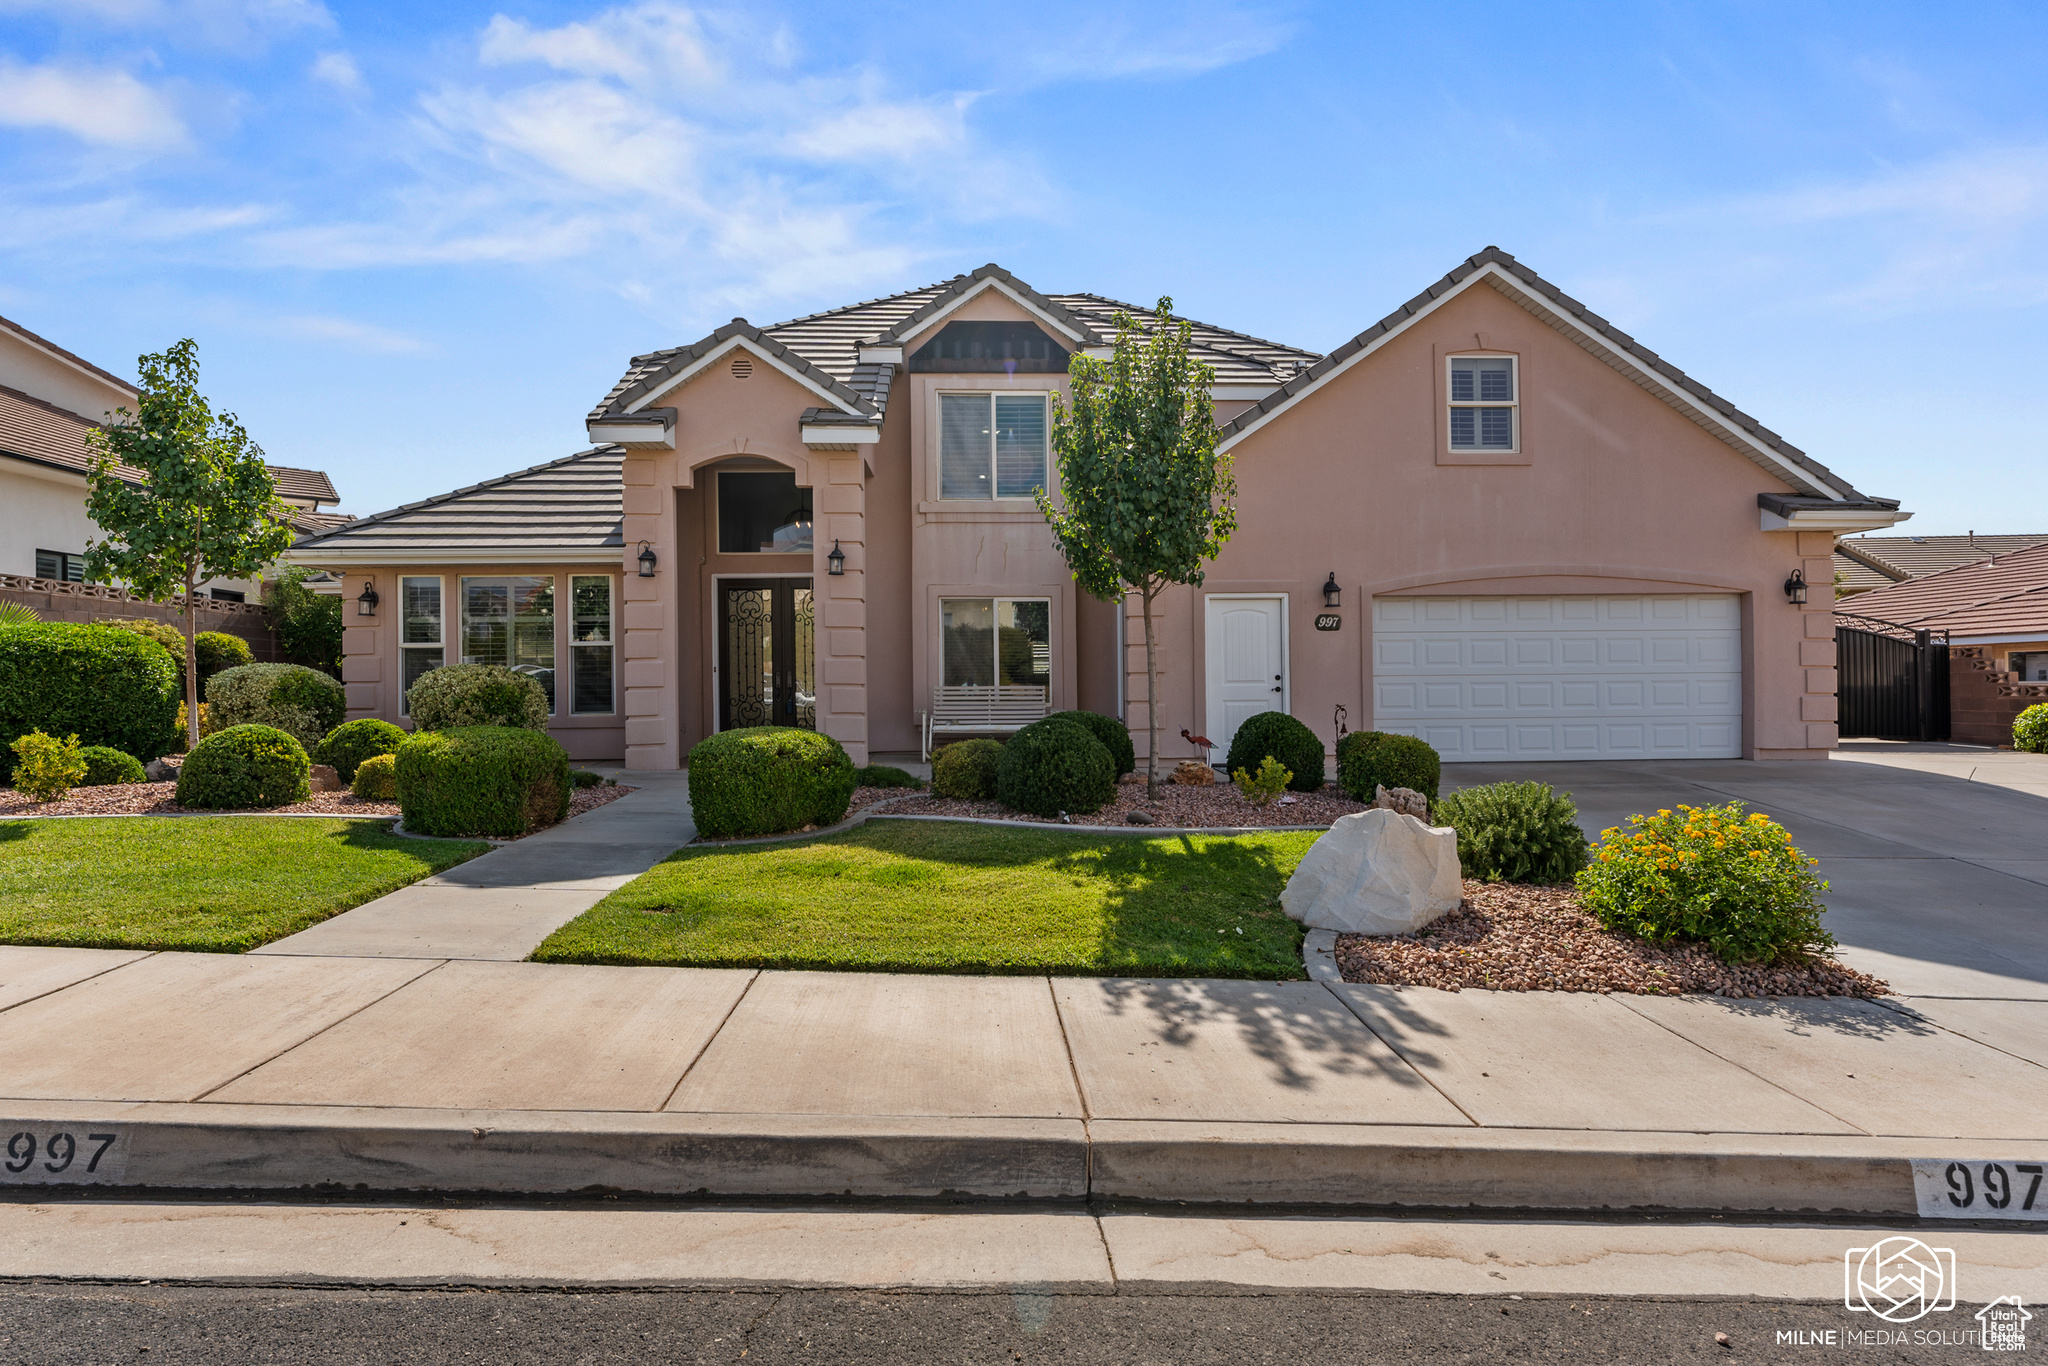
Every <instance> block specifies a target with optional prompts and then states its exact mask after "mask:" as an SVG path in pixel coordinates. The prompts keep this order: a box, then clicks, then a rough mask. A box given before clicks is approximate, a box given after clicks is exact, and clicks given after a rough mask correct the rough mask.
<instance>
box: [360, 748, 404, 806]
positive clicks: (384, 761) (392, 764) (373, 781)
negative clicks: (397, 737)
mask: <svg viewBox="0 0 2048 1366" xmlns="http://www.w3.org/2000/svg"><path fill="white" fill-rule="evenodd" d="M348 790H349V791H350V792H353V793H354V794H355V795H356V796H358V797H361V798H362V799H363V800H364V801H366V802H394V801H397V800H398V756H397V755H396V754H372V755H371V756H370V757H369V758H367V759H365V760H363V761H362V762H361V763H360V764H357V765H356V777H355V781H354V782H352V783H350V784H349V789H348Z"/></svg>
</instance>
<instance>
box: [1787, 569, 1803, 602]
mask: <svg viewBox="0 0 2048 1366" xmlns="http://www.w3.org/2000/svg"><path fill="white" fill-rule="evenodd" d="M1785 601H1787V602H1789V603H1791V604H1792V605H1793V606H1794V607H1804V606H1806V572H1805V571H1804V570H1800V569H1795V570H1793V571H1792V577H1791V578H1789V579H1787V580H1785Z"/></svg>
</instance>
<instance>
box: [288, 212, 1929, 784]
mask: <svg viewBox="0 0 2048 1366" xmlns="http://www.w3.org/2000/svg"><path fill="white" fill-rule="evenodd" d="M1125 307H1127V306H1126V305H1122V304H1118V303H1116V302H1115V301H1112V300H1109V299H1104V298H1101V297H1098V296H1096V295H1091V294H1050V295H1048V294H1042V293H1040V292H1039V291H1038V290H1036V289H1034V288H1033V287H1031V286H1030V285H1028V284H1026V283H1024V282H1023V281H1021V280H1019V279H1017V278H1016V277H1014V276H1012V275H1011V274H1010V273H1009V272H1007V271H1005V270H1003V269H1001V268H999V267H997V266H993V265H989V266H984V267H982V268H981V269H979V270H976V271H973V272H971V273H969V274H966V275H961V276H958V277H956V278H954V279H951V280H947V281H945V282H944V283H942V284H937V285H932V286H930V287H928V288H924V289H916V290H911V291H908V292H906V293H902V294H897V295H892V296H890V297H888V298H882V299H875V300H870V301H868V302H865V303H858V304H852V305H849V306H847V307H844V308H838V309H833V310H831V311H829V312H825V313H819V314H814V315H812V316H810V317H806V318H798V319H795V320H793V321H791V322H786V323H781V324H777V325H775V326H772V327H765V328H763V327H755V326H753V325H752V324H750V323H748V322H747V321H746V320H744V319H739V318H736V319H734V320H733V321H732V322H730V323H728V324H726V325H725V326H723V327H721V328H719V329H718V330H717V331H715V332H713V333H712V334H711V335H710V336H708V337H705V338H703V339H701V340H699V341H696V342H693V343H691V344H690V345H687V346H680V347H676V348H675V349H673V350H667V351H657V352H653V353H651V354H648V355H644V356H637V357H634V358H633V360H632V361H631V362H630V364H629V365H628V367H627V369H626V372H625V374H624V375H623V376H622V377H621V378H620V380H619V382H618V383H617V385H615V386H614V387H613V389H612V391H611V392H610V393H608V394H606V395H605V396H604V397H603V398H602V399H600V400H599V402H598V404H597V406H596V407H595V408H594V409H592V411H591V413H590V415H589V417H588V420H587V421H588V430H589V433H590V439H591V440H592V441H593V442H594V443H596V444H595V445H594V447H593V448H592V449H590V450H587V451H584V452H582V453H579V454H577V455H572V456H569V457H567V458H566V459H563V460H558V461H555V462H553V463H550V464H546V465H541V466H537V467H535V468H533V469H529V470H524V471H521V472H519V473H516V474H510V475H507V476H505V477H503V478H501V479H496V480H492V481H490V482H488V483H484V484H480V485H477V486H475V487H473V488H468V489H460V490H457V491H455V492H453V493H447V494H442V495H440V496H438V497H434V498H429V499H427V500H425V501H424V502H420V503H414V504H410V505H408V506H406V507H402V508H397V509H394V510H393V511H391V512H387V513H382V514H379V515H377V516H372V517H365V518H361V519H359V520H357V521H355V522H353V523H351V524H349V525H348V526H346V527H342V528H340V529H337V530H334V531H331V532H327V533H325V534H322V535H316V536H310V537H307V538H305V539H303V540H301V541H300V542H299V544H298V546H297V547H296V548H295V549H294V551H293V552H292V558H293V559H294V560H297V561H299V562H301V563H304V564H309V565H317V566H320V567H322V568H328V569H334V570H340V571H344V572H346V573H347V575H348V578H349V590H348V593H347V595H346V596H347V597H348V598H350V599H351V600H352V601H351V602H350V603H349V611H350V613H351V615H350V628H349V631H348V634H347V644H346V655H347V658H346V663H345V678H346V681H347V684H348V693H349V706H350V715H352V716H383V717H387V718H389V719H391V720H394V721H399V722H401V723H403V722H404V721H405V719H406V718H405V700H404V699H405V688H406V686H407V684H408V683H409V681H410V680H411V679H413V678H415V677H417V676H418V675H419V673H421V672H422V671H424V670H426V669H429V668H433V667H436V666H438V665H440V664H442V663H454V662H457V661H458V660H465V661H487V662H499V663H505V664H509V665H511V666H513V667H515V668H521V669H524V670H526V671H528V672H531V673H533V674H534V675H535V676H536V677H539V678H541V679H542V681H543V682H545V683H546V684H547V685H548V687H549V689H550V691H551V694H552V696H553V698H554V705H555V712H556V718H557V719H556V722H555V727H554V729H555V733H556V735H557V736H558V738H560V739H561V740H562V741H563V743H564V744H565V745H567V746H568V747H569V750H570V753H571V754H572V755H574V756H575V757H576V758H578V759H583V760H604V759H613V760H619V759H623V761H624V763H625V764H626V766H627V767H629V768H640V769H650V768H674V767H677V766H679V765H681V764H682V763H683V761H684V758H685V756H686V755H687V754H688V753H689V750H690V747H691V745H693V744H694V743H696V742H697V741H698V740H700V739H702V738H703V737H704V736H706V735H708V734H710V733H712V732H714V731H717V730H720V729H724V728H728V727H733V726H744V725H758V724H764V723H776V724H791V725H802V726H814V727H816V728H817V729H819V730H822V731H824V732H826V733H827V734H830V735H833V736H835V737H837V738H838V739H839V740H841V741H842V742H843V743H844V744H845V746H846V748H847V749H848V751H849V752H850V753H851V754H852V755H853V756H854V759H855V761H856V762H868V761H869V759H870V757H871V756H874V755H879V754H903V753H913V754H914V753H917V752H919V751H920V750H923V749H925V748H926V747H927V746H928V745H929V744H931V743H932V742H933V741H935V740H940V739H943V738H945V737H946V736H948V735H961V734H968V733H975V732H989V731H994V732H997V733H1000V732H1001V731H1003V730H1006V729H1014V728H1015V726H1017V725H1019V724H1021V723H1022V722H1024V721H1026V720H1028V719H1030V718H1031V717H1033V716H1036V715H1040V714H1043V713H1044V712H1046V711H1049V710H1057V709H1060V708H1065V707H1084V708H1088V709H1091V710H1095V711H1101V712H1106V713H1110V714H1115V715H1121V716H1122V717H1123V718H1124V719H1125V720H1126V722H1127V723H1128V724H1129V726H1130V727H1131V729H1132V731H1133V732H1134V733H1135V734H1136V736H1137V738H1138V741H1139V744H1140V753H1142V752H1143V748H1142V747H1143V744H1144V739H1145V728H1146V722H1147V717H1146V715H1145V707H1144V697H1145V688H1144V658H1143V649H1142V632H1141V628H1140V626H1139V623H1138V622H1137V620H1136V607H1135V599H1132V600H1131V601H1130V602H1129V603H1127V604H1125V605H1121V606H1120V605H1118V604H1113V603H1103V602H1099V601H1096V600H1094V599H1091V598H1088V597H1086V596H1085V595H1082V594H1079V593H1077V592H1076V590H1075V588H1074V585H1073V582H1072V579H1071V578H1070V577H1069V575H1068V573H1067V570H1066V567H1065V565H1064V564H1063V563H1062V561H1061V559H1060V557H1059V555H1058V553H1057V552H1056V551H1055V550H1054V548H1053V545H1052V541H1051V538H1050V536H1049V535H1048V533H1047V531H1046V528H1045V525H1044V522H1043V519H1042V518H1041V517H1040V515H1039V514H1038V512H1037V510H1036V509H1035V507H1034V506H1033V505H1032V502H1031V492H1032V490H1033V489H1034V488H1036V487H1038V486H1039V485H1040V484H1042V483H1049V486H1050V488H1051V491H1052V493H1053V496H1054V497H1055V498H1057V496H1058V492H1059V489H1058V482H1057V472H1056V471H1055V470H1053V469H1052V468H1051V462H1050V458H1049V453H1048V450H1047V444H1048V443H1047V434H1048V428H1049V425H1050V416H1049V406H1048V405H1049V401H1050V399H1051V398H1052V397H1053V396H1055V395H1058V394H1060V393H1062V392H1063V391H1064V389H1065V387H1066V369H1067V362H1068V359H1069V357H1070V356H1071V355H1072V354H1073V353H1074V352H1076V351H1088V352H1100V351H1101V349H1102V348H1106V347H1107V346H1108V345H1109V343H1110V341H1111V340H1112V338H1113V335H1114V326H1113V323H1112V321H1111V320H1112V318H1113V316H1114V314H1115V313H1116V312H1117V311H1118V310H1119V309H1121V308H1125ZM1131 311H1132V312H1133V313H1139V314H1142V313H1143V310H1140V309H1136V308H1133V309H1131ZM1195 337H1196V341H1197V343H1198V345H1199V346H1200V348H1201V350H1202V352H1203V355H1204V358H1205V359H1207V360H1208V361H1209V362H1210V363H1211V364H1213V365H1214V366H1215V369H1216V380H1215V391H1214V394H1215V399H1216V410H1217V414H1218V419H1219V421H1221V422H1222V423H1223V426H1222V429H1221V433H1222V434H1221V441H1220V445H1221V446H1222V448H1223V449H1225V450H1227V451H1228V452H1229V453H1230V454H1231V455H1232V456H1233V457H1234V459H1235V461H1236V469H1237V477H1238V485H1239V519H1238V520H1239V530H1238V532H1237V535H1236V537H1235V538H1234V539H1233V540H1232V541H1231V542H1230V544H1229V546H1228V548H1227V549H1226V551H1225V553H1224V554H1223V556H1222V557H1221V558H1220V559H1219V560H1218V561H1217V562H1216V563H1215V564H1214V566H1213V567H1212V568H1211V570H1210V573H1209V576H1208V581H1207V582H1206V583H1205V584H1203V585H1202V586H1201V587H1200V588H1193V589H1186V590H1181V591H1178V592H1176V593H1174V594H1172V595H1171V596H1170V597H1169V598H1168V599H1167V600H1166V601H1165V603H1164V608H1163V619H1162V622H1161V626H1160V630H1161V637H1160V639H1161V646H1162V648H1161V653H1160V658H1161V661H1162V676H1161V680H1160V707H1161V712H1162V714H1161V717H1160V721H1161V733H1162V735H1163V736H1173V737H1175V738H1174V739H1173V740H1171V741H1170V742H1166V743H1164V744H1163V748H1164V750H1165V756H1164V757H1169V758H1171V757H1179V756H1183V755H1185V754H1186V752H1187V750H1186V747H1185V745H1184V744H1183V743H1182V742H1181V741H1180V740H1179V739H1178V733H1179V731H1180V729H1181V728H1183V727H1186V728H1188V729H1190V730H1193V731H1195V732H1198V733H1204V734H1206V735H1208V736H1209V737H1210V738H1212V739H1214V740H1216V741H1217V742H1218V743H1219V744H1223V743H1227V742H1228V737H1229V735H1230V734H1231V733H1232V732H1233V731H1234V730H1235V728H1236V726H1237V724H1238V723H1239V722H1240V721H1241V720H1242V719H1243V718H1244V717H1246V716H1248V715H1251V714H1253V713H1255V712H1259V711H1264V710H1267V709H1269V708H1280V709H1283V710H1286V711H1289V712H1292V713H1293V714H1294V715H1295V716H1297V717H1299V718H1301V719H1302V720H1303V721H1305V722H1306V723H1308V724H1309V725H1310V726H1312V727H1313V728H1314V729H1315V730H1316V731H1317V732H1318V733H1320V734H1321V735H1322V736H1323V737H1324V739H1325V740H1326V741H1327V742H1329V743H1330V744H1331V745H1332V746H1334V743H1335V740H1336V735H1337V726H1338V724H1339V720H1340V716H1341V718H1342V721H1343V723H1344V724H1347V725H1348V726H1349V727H1350V728H1351V729H1363V728H1368V727H1369V728H1374V729H1380V730H1393V731H1404V732H1408V733H1412V734H1418V735H1421V736H1423V737H1424V738H1426V739H1427V740H1428V741H1429V742H1430V743H1431V744H1433V745H1435V746H1436V747H1437V749H1438V750H1439V751H1441V752H1442V754H1443V756H1444V758H1445V760H1446V761H1448V762H1458V761H1469V760H1570V759H1609V760H1612V759H1630V758H1737V757H1751V758H1802V757H1818V756H1821V755H1824V754H1825V753H1826V752H1827V751H1828V750H1829V749H1830V748H1832V747H1833V746H1834V744H1835V739H1836V732H1835V695H1834V694H1835V671H1834V664H1835V657H1834V651H1835V645H1834V621H1833V617H1832V614H1831V610H1830V609H1831V606H1832V604H1831V600H1830V599H1831V594H1830V591H1829V587H1828V585H1829V584H1830V582H1831V577H1832V557H1833V554H1834V548H1835V538H1836V536H1838V535H1840V534H1843V533H1849V532H1860V531H1869V530H1872V529H1876V528H1881V527H1886V526H1890V525H1892V524H1894V523H1896V522H1899V521H1901V520H1903V519H1904V518H1905V517H1906V516H1907V515H1908V514H1906V513H1902V512H1900V511H1899V508H1898V503H1897V502H1896V501H1895V500H1890V499H1882V498H1872V497H1867V496H1865V495H1864V494H1862V493H1860V492H1858V491H1857V490H1856V489H1855V488H1854V487H1852V486H1851V485H1850V484H1849V482H1848V481H1847V480H1845V479H1843V478H1842V477H1840V476H1839V475H1836V474H1834V473H1832V472H1831V471H1829V470H1828V469H1826V468H1824V467H1823V466H1822V465H1820V464H1819V463H1818V462H1816V461H1814V460H1813V459H1811V458H1810V457H1808V456H1807V455H1805V454H1804V453H1802V452H1801V451H1800V450H1798V449H1797V448H1796V447H1794V446H1792V445H1791V444H1789V443H1788V442H1786V441H1785V440H1784V439H1783V438H1781V437H1780V436H1778V435H1777V434H1776V433H1775V432H1772V431H1770V430H1768V429H1766V428H1765V427H1764V426H1762V425H1761V424H1760V423H1759V422H1757V420H1756V419H1754V418H1752V417H1750V416H1749V415H1748V414H1746V413H1744V412H1742V411H1741V410H1740V409H1738V408H1736V407H1735V406H1734V405H1733V404H1732V403H1729V402H1728V401H1727V400H1725V399H1723V398H1721V397H1719V396H1717V395H1716V394H1714V393H1712V392H1711V391H1709V390H1708V389H1707V388H1705V387H1704V386H1703V385H1701V384H1699V383H1698V382H1697V381H1695V380H1693V379H1691V378H1689V377H1687V376H1686V375H1685V374H1684V373H1682V372H1681V371H1679V370H1678V369H1677V368H1675V367H1674V366H1672V365H1671V364H1670V363H1669V362H1667V361H1665V360H1663V359H1662V358H1660V357H1658V356H1657V355H1656V354H1654V353H1653V352H1651V351H1649V350H1647V349H1646V348H1644V347H1642V346H1641V345H1639V344H1637V343H1636V342H1635V341H1634V340H1633V339H1632V338H1630V337H1628V336H1626V335H1625V334H1623V333H1621V332H1620V331H1618V330H1617V329H1615V328H1614V327H1612V326H1611V325H1609V324H1608V323H1607V322H1605V321H1604V320H1602V319H1601V318H1599V317H1597V316H1595V315H1594V314H1592V313H1590V312H1589V311H1587V309H1586V308H1585V307H1584V306H1583V305H1581V304H1579V303H1578V302H1577V301H1575V300H1573V299H1571V298H1568V297H1566V296H1565V295H1564V294H1563V293H1561V292H1560V291H1559V290H1558V289H1557V288H1555V287H1554V286H1552V285H1550V284H1549V283H1547V282H1546V281H1544V280H1543V279H1541V278H1540V277H1538V276H1537V275H1535V274H1534V273H1533V272H1531V271H1530V270H1529V269H1528V268H1527V267H1525V266H1523V265H1522V264H1520V263H1519V262H1517V261H1516V260H1515V259H1514V258H1513V257H1511V256H1508V255H1507V254H1506V253H1504V252H1501V251H1498V250H1496V249H1493V248H1488V249H1487V250H1486V251H1484V252H1482V253H1480V254H1479V255H1477V256H1474V257H1472V258H1470V259H1469V260H1467V261H1465V262H1464V263H1462V264H1461V265H1459V266H1458V268H1457V269H1456V270H1454V271H1452V272H1451V273H1450V274H1449V275H1447V276H1445V277H1444V278H1443V279H1441V280H1439V281H1437V282H1436V283H1434V284H1432V285H1430V286H1429V288H1428V289H1426V290H1425V291H1424V292H1422V293H1421V294H1418V295H1417V296H1415V297H1414V298H1413V299H1411V300H1409V301H1408V302H1407V303H1405V304H1402V305H1401V306H1400V307H1399V308H1397V309H1396V310H1395V311H1394V312H1392V313H1391V314H1389V315H1388V316H1387V317H1385V318H1384V319H1382V320H1380V321H1379V322H1377V323H1374V324H1373V325H1372V326H1371V327H1369V328H1367V329H1366V330H1365V331H1363V332H1361V333H1359V334H1358V336H1356V337H1354V338H1353V339H1351V340H1350V341H1348V342H1346V343H1345V344H1344V345H1342V346H1341V347H1339V348H1337V350H1335V351H1334V352H1332V353H1330V354H1329V355H1326V356H1325V355H1317V354H1315V353H1313V352H1309V351H1303V350H1298V349H1296V348H1294V347H1289V346H1283V345H1279V344H1276V343H1272V342H1267V341H1261V340H1259V339H1257V338H1254V337H1248V336H1244V335H1241V334H1239V333H1235V332H1229V331H1225V330H1224V329H1222V328H1219V327H1213V326H1208V325H1206V324H1198V325H1197V326H1196V329H1195ZM1795 577H1796V578H1798V579H1803V580H1804V581H1805V582H1807V583H1812V584H1814V585H1816V587H1815V589H1814V591H1813V594H1812V597H1811V599H1810V600H1807V601H1804V602H1794V601H1793V598H1794V597H1795V596H1799V591H1798V590H1797V588H1796V587H1794V586H1793V585H1790V584H1788V580H1793V579H1795ZM372 594H374V597H375V601H374V603H372V602H371V601H370V595H372ZM356 599H360V603H358V602H357V601H354V600H356ZM1219 757H1220V756H1219Z"/></svg>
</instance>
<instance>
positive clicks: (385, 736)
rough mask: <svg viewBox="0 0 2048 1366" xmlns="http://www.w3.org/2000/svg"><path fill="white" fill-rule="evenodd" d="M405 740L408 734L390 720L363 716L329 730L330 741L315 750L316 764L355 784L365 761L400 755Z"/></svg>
mask: <svg viewBox="0 0 2048 1366" xmlns="http://www.w3.org/2000/svg"><path fill="white" fill-rule="evenodd" d="M405 741H406V734H405V732H404V731H402V730H400V729H399V728H398V727H396V726H394V725H392V724H391V723H390V722H389V721H379V720H377V719H376V718H375V717H371V716H364V717H359V718H357V719H356V720H354V721H345V722H343V723H342V724H341V725H338V726H336V727H335V728H334V729H333V730H330V731H328V732H327V738H326V739H324V740H322V741H321V742H320V747H319V748H318V749H316V750H314V751H313V762H314V763H316V764H327V765H329V766H330V767H332V768H333V769H334V776H335V777H337V778H339V779H341V780H342V781H343V782H344V783H352V782H354V781H355V780H356V769H357V768H359V767H360V766H361V765H362V762H363V760H365V759H368V758H371V757H373V756H375V755H379V754H396V753H398V750H399V747H400V746H401V745H403V744H404V743H405Z"/></svg>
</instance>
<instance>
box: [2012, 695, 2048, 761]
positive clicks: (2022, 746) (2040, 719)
mask: <svg viewBox="0 0 2048 1366" xmlns="http://www.w3.org/2000/svg"><path fill="white" fill-rule="evenodd" d="M2012 747H2013V748H2014V749H2016V750H2019V751H2021V752H2022V753H2026V754H2048V702H2036V703H2035V704H2034V705H2033V706H2031V707H2028V708H2027V709H2026V710H2025V711H2023V712H2021V713H2020V714H2019V715H2018V716H2015V717H2014V718H2013V719H2012Z"/></svg>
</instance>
